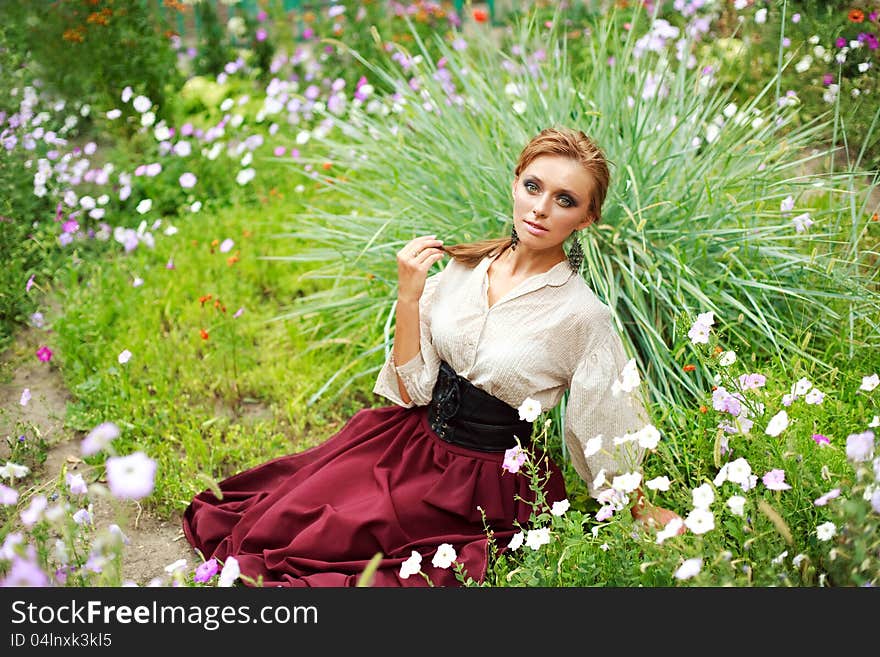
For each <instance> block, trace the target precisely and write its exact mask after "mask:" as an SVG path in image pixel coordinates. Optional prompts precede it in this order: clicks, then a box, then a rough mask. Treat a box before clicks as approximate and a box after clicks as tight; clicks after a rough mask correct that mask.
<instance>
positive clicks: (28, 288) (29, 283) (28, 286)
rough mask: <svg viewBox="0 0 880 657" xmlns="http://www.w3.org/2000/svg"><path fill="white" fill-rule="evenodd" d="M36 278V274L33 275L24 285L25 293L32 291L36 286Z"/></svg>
mask: <svg viewBox="0 0 880 657" xmlns="http://www.w3.org/2000/svg"><path fill="white" fill-rule="evenodd" d="M35 277H36V274H31V277H30V278H29V279H27V283H25V284H24V291H25V292H30V291H31V288H32V287H33V286H34V278H35Z"/></svg>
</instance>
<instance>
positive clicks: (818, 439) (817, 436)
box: [812, 433, 831, 447]
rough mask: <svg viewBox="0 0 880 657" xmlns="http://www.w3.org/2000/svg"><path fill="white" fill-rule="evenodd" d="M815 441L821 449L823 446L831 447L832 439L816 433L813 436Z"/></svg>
mask: <svg viewBox="0 0 880 657" xmlns="http://www.w3.org/2000/svg"><path fill="white" fill-rule="evenodd" d="M812 438H813V440H815V441H816V444H817V445H818V446H819V447H821V446H822V445H830V444H831V439H830V438H828V436H823V435H822V434H821V433H814V434H813V436H812Z"/></svg>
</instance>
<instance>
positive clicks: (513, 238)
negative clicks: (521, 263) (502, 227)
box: [510, 226, 519, 251]
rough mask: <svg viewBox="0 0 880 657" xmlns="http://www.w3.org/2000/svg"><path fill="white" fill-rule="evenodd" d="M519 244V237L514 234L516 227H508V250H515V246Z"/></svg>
mask: <svg viewBox="0 0 880 657" xmlns="http://www.w3.org/2000/svg"><path fill="white" fill-rule="evenodd" d="M517 244H519V235H517V234H516V226H511V227H510V250H511V251H514V250H516V245H517Z"/></svg>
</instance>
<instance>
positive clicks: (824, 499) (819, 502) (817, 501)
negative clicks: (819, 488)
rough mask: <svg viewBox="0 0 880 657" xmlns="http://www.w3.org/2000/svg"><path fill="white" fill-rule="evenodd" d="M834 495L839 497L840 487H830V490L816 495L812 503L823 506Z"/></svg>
mask: <svg viewBox="0 0 880 657" xmlns="http://www.w3.org/2000/svg"><path fill="white" fill-rule="evenodd" d="M835 497H840V489H839V488H832V489H831V490H830V491H828V492H827V493H825V494H824V495H822V496H821V497H817V498H816V499H815V500H813V504H815V505H816V506H825V505H826V504H828V502H829V501H831V500H833V499H834V498H835Z"/></svg>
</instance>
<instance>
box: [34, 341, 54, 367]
mask: <svg viewBox="0 0 880 657" xmlns="http://www.w3.org/2000/svg"><path fill="white" fill-rule="evenodd" d="M37 358H39V359H40V360H41V361H43V362H44V363H48V362H49V361H50V360H52V350H51V349H49V347H47V346H46V345H43V346H41V347H40V348H39V349H37Z"/></svg>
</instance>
